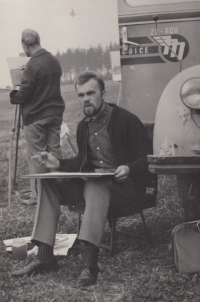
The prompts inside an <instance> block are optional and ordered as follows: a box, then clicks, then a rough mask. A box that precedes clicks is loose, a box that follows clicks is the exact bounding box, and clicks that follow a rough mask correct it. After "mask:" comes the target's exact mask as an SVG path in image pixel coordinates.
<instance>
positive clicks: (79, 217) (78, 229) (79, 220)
mask: <svg viewBox="0 0 200 302" xmlns="http://www.w3.org/2000/svg"><path fill="white" fill-rule="evenodd" d="M80 228H81V214H78V223H77V237H78V235H79V232H80Z"/></svg>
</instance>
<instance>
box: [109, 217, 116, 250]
mask: <svg viewBox="0 0 200 302" xmlns="http://www.w3.org/2000/svg"><path fill="white" fill-rule="evenodd" d="M108 222H109V225H110V255H111V256H112V255H113V254H114V240H115V233H116V223H117V219H116V218H109V219H108Z"/></svg>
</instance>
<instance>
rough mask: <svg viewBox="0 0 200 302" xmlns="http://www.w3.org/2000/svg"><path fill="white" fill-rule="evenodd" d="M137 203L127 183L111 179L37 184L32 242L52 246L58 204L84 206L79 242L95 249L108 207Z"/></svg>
mask: <svg viewBox="0 0 200 302" xmlns="http://www.w3.org/2000/svg"><path fill="white" fill-rule="evenodd" d="M138 201H139V195H138V194H137V193H136V191H135V188H134V186H133V183H132V182H131V181H130V180H127V181H125V182H121V183H117V182H116V181H115V179H114V178H111V177H101V178H89V179H88V180H87V181H86V182H85V180H82V179H70V180H69V179H62V180H61V181H59V180H57V179H48V180H44V179H42V180H39V181H38V202H37V212H36V216H35V222H34V228H33V233H32V242H33V243H35V244H36V245H38V243H39V242H43V243H46V244H48V245H51V246H54V242H55V235H56V231H57V225H58V220H59V216H60V204H62V205H63V204H66V205H72V204H76V203H80V202H85V212H84V215H83V220H82V224H81V228H80V233H79V239H80V240H85V241H89V242H90V243H93V244H94V245H95V246H97V247H98V248H99V247H100V245H101V240H102V235H103V230H104V226H105V223H106V218H107V214H108V209H109V206H112V205H124V206H126V205H128V204H131V203H134V202H138ZM66 219H67V217H66Z"/></svg>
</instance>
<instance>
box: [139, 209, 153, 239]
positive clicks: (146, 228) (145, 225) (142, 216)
mask: <svg viewBox="0 0 200 302" xmlns="http://www.w3.org/2000/svg"><path fill="white" fill-rule="evenodd" d="M140 216H141V218H142V222H143V225H144V229H145V232H146V234H147V238H148V240H149V243H150V244H152V241H151V238H150V235H149V231H148V227H147V224H146V221H145V219H144V214H143V212H142V211H141V212H140Z"/></svg>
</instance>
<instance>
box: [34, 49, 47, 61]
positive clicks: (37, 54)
mask: <svg viewBox="0 0 200 302" xmlns="http://www.w3.org/2000/svg"><path fill="white" fill-rule="evenodd" d="M45 53H49V52H48V51H47V50H46V49H44V48H40V49H39V50H37V51H36V52H35V53H34V54H33V55H32V57H31V59H32V58H35V57H38V56H41V55H43V54H45Z"/></svg>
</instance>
